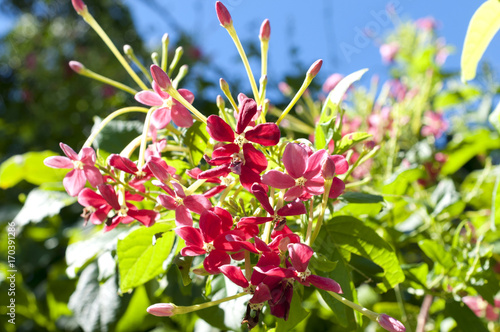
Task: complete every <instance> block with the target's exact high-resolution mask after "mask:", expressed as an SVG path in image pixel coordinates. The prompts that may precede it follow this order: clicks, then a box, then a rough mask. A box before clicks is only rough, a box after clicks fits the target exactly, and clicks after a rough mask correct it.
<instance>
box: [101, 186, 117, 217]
mask: <svg viewBox="0 0 500 332" xmlns="http://www.w3.org/2000/svg"><path fill="white" fill-rule="evenodd" d="M97 189H99V192H100V193H101V196H102V198H104V199H105V200H106V202H108V204H109V205H111V207H112V208H113V209H114V210H117V211H118V210H120V208H121V206H120V203H119V202H118V197H117V196H116V192H115V190H114V189H113V186H112V185H110V184H100V185H99V186H97Z"/></svg>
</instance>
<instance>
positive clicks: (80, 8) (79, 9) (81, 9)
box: [71, 0, 87, 14]
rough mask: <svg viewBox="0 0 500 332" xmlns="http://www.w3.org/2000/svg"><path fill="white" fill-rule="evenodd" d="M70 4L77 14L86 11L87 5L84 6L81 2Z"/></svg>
mask: <svg viewBox="0 0 500 332" xmlns="http://www.w3.org/2000/svg"><path fill="white" fill-rule="evenodd" d="M71 3H72V4H73V7H74V8H75V10H76V12H77V13H78V14H81V13H83V12H84V11H86V10H87V5H85V3H84V2H83V1H82V0H71Z"/></svg>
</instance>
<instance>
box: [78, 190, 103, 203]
mask: <svg viewBox="0 0 500 332" xmlns="http://www.w3.org/2000/svg"><path fill="white" fill-rule="evenodd" d="M78 203H80V205H82V206H84V207H88V206H93V207H95V208H97V207H100V206H101V205H108V203H107V202H106V200H105V199H104V198H102V197H101V195H99V194H98V193H96V192H95V191H93V190H92V189H89V188H83V190H82V191H80V193H79V194H78Z"/></svg>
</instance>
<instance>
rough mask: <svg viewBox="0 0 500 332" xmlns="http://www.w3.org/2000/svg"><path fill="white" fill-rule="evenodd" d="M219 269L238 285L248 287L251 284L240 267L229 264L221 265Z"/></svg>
mask: <svg viewBox="0 0 500 332" xmlns="http://www.w3.org/2000/svg"><path fill="white" fill-rule="evenodd" d="M219 270H220V271H221V272H222V273H223V274H224V275H225V276H226V277H227V278H228V279H229V280H231V281H232V282H234V283H235V284H236V285H238V286H240V287H243V288H247V287H248V286H249V284H248V280H247V278H245V276H244V275H243V272H242V271H241V269H240V268H239V267H236V266H234V265H230V264H228V265H223V266H221V267H219Z"/></svg>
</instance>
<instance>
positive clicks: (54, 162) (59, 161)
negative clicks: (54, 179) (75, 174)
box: [43, 156, 75, 168]
mask: <svg viewBox="0 0 500 332" xmlns="http://www.w3.org/2000/svg"><path fill="white" fill-rule="evenodd" d="M43 163H44V164H45V166H48V167H52V168H74V167H75V166H74V165H73V162H72V161H71V159H69V158H68V157H61V156H53V157H48V158H45V160H44V161H43Z"/></svg>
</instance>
